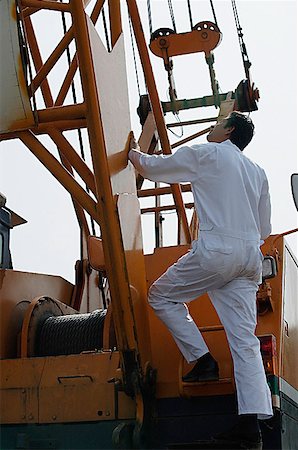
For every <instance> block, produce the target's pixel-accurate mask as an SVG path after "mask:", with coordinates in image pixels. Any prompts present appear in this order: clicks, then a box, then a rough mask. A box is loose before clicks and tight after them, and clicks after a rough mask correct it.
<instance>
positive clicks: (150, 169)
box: [128, 146, 199, 183]
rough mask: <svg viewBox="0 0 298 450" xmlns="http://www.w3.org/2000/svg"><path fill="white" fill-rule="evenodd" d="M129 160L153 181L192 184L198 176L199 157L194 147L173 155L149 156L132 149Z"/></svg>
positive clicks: (178, 151)
mask: <svg viewBox="0 0 298 450" xmlns="http://www.w3.org/2000/svg"><path fill="white" fill-rule="evenodd" d="M128 158H129V160H130V161H131V162H132V164H133V165H134V167H135V168H136V170H137V171H138V172H139V173H140V174H141V175H142V176H143V177H144V178H148V179H149V180H151V181H161V182H164V183H182V182H192V181H193V180H194V179H195V178H196V177H197V176H198V165H199V155H198V151H196V150H195V149H193V148H192V147H187V146H186V147H181V148H179V150H177V151H176V152H175V153H173V154H171V155H147V154H146V153H142V152H140V151H139V150H138V149H131V150H130V152H129V153H128Z"/></svg>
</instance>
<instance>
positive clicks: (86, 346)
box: [21, 297, 116, 357]
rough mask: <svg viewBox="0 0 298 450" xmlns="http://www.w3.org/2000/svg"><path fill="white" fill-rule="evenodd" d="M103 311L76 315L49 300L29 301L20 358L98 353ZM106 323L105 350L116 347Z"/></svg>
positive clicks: (112, 332)
mask: <svg viewBox="0 0 298 450" xmlns="http://www.w3.org/2000/svg"><path fill="white" fill-rule="evenodd" d="M107 311H108V310H106V309H102V310H96V311H93V312H91V313H85V314H78V313H76V311H75V310H73V309H72V308H70V307H69V306H67V305H65V304H63V303H61V302H59V301H57V300H55V299H52V298H50V297H40V298H38V299H36V300H35V301H33V302H31V304H30V306H29V307H28V310H27V312H26V313H25V317H24V321H23V326H22V336H21V339H22V343H21V348H22V350H21V351H22V356H26V357H34V356H59V355H73V354H79V353H82V352H95V351H101V350H102V349H103V347H104V325H105V320H106V317H107ZM110 325H112V323H111V320H110V317H109V320H108V321H107V326H108V328H109V329H108V334H109V344H110V345H109V348H114V347H116V339H115V334H114V328H113V327H112V326H110Z"/></svg>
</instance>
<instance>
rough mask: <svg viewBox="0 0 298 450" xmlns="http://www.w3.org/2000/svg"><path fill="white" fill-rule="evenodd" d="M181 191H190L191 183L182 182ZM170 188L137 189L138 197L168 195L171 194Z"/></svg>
mask: <svg viewBox="0 0 298 450" xmlns="http://www.w3.org/2000/svg"><path fill="white" fill-rule="evenodd" d="M181 191H182V192H191V184H182V185H181ZM171 193H172V191H171V188H170V187H168V186H165V187H160V188H152V189H142V190H139V191H138V197H151V196H155V195H168V194H171Z"/></svg>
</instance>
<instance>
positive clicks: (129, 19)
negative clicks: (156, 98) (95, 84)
mask: <svg viewBox="0 0 298 450" xmlns="http://www.w3.org/2000/svg"><path fill="white" fill-rule="evenodd" d="M128 22H129V31H130V38H131V47H132V54H133V61H134V66H135V73H136V80H137V86H138V93H139V97H141V89H140V81H139V73H138V66H137V58H136V50H135V44H134V40H133V37H134V35H133V30H132V23H131V17H130V16H129V18H128Z"/></svg>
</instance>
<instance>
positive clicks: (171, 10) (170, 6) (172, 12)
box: [168, 0, 177, 33]
mask: <svg viewBox="0 0 298 450" xmlns="http://www.w3.org/2000/svg"><path fill="white" fill-rule="evenodd" d="M168 5H169V11H170V16H171V20H172V25H173V30H174V31H175V33H177V29H176V23H175V16H174V9H173V4H172V0H168Z"/></svg>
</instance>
